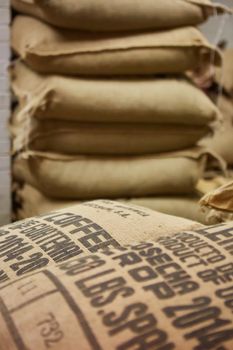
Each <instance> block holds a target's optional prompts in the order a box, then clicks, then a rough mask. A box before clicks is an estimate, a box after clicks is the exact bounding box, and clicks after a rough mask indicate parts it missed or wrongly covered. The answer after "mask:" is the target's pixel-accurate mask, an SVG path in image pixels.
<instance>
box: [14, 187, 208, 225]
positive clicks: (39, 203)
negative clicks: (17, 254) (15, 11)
mask: <svg viewBox="0 0 233 350" xmlns="http://www.w3.org/2000/svg"><path fill="white" fill-rule="evenodd" d="M199 199H200V197H198V196H193V197H185V196H183V197H177V196H166V197H147V198H131V199H119V202H121V203H126V204H128V205H131V204H135V205H139V206H141V207H145V208H150V209H152V210H155V211H158V212H161V213H164V214H168V215H174V216H179V217H183V218H186V219H189V220H194V221H197V222H201V223H203V224H205V218H204V215H203V213H202V211H201V209H200V206H199V204H198V202H199ZM15 202H16V203H17V208H16V213H15V214H16V218H17V219H18V220H22V219H26V218H29V217H32V216H37V215H41V214H45V213H48V212H50V211H53V210H58V209H63V208H66V207H69V206H72V205H77V204H79V203H80V202H79V201H77V200H72V201H71V200H70V201H68V200H58V199H53V198H49V197H46V196H44V195H43V194H42V193H41V192H39V191H38V190H37V189H35V188H34V187H32V186H30V185H26V184H25V185H24V186H21V187H20V188H17V190H16V193H15Z"/></svg>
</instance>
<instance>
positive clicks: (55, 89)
mask: <svg viewBox="0 0 233 350" xmlns="http://www.w3.org/2000/svg"><path fill="white" fill-rule="evenodd" d="M12 88H13V91H14V93H15V94H16V96H17V97H18V98H19V100H20V101H21V103H22V104H25V108H24V113H25V114H27V115H29V116H36V117H37V118H41V119H42V118H48V119H63V120H64V118H65V119H66V120H76V121H85V122H96V121H98V122H141V123H142V122H143V123H147V122H150V123H151V122H152V123H160V124H161V123H172V124H176V123H178V124H189V125H204V124H205V125H206V124H208V123H210V122H211V121H214V120H216V118H217V117H218V115H219V111H218V109H217V108H216V107H215V105H214V104H213V103H212V102H211V101H210V99H209V98H208V97H207V96H206V95H205V94H204V93H203V92H202V91H200V90H199V89H198V88H196V87H194V86H193V85H191V83H188V82H187V81H186V80H184V79H182V78H180V79H175V78H174V79H172V78H167V79H165V78H164V79H162V78H161V79H158V78H157V79H156V78H154V77H148V78H131V79H130V78H127V79H126V78H121V79H104V78H101V79H81V78H71V77H70V78H69V77H62V76H57V75H47V76H43V75H40V74H36V73H35V72H33V71H32V70H30V69H28V68H27V67H26V66H25V65H23V64H22V63H20V62H17V63H16V64H15V65H14V66H13V67H12Z"/></svg>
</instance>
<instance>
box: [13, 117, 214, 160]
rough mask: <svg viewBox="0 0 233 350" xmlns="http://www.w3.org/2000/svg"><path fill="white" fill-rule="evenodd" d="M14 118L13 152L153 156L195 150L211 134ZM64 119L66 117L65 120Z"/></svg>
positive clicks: (198, 130) (152, 126) (161, 127)
mask: <svg viewBox="0 0 233 350" xmlns="http://www.w3.org/2000/svg"><path fill="white" fill-rule="evenodd" d="M20 117H21V115H20V111H19V112H16V114H15V115H14V116H13V118H12V122H11V131H12V135H13V152H16V153H17V152H19V151H22V150H26V151H27V150H35V151H46V152H55V153H65V154H73V155H75V154H76V155H77V154H86V155H88V154H103V155H107V154H116V155H127V154H128V155H130V154H151V153H161V152H169V151H177V150H181V149H186V148H190V147H193V146H195V145H196V144H197V142H198V141H199V140H200V139H201V138H203V137H204V136H206V135H207V134H209V133H211V129H210V128H208V127H207V126H204V125H203V126H189V125H169V124H168V125H161V124H140V123H137V124H127V123H124V124H123V123H121V124H120V123H115V124H114V123H77V122H70V121H65V120H64V121H60V120H47V119H46V120H38V119H36V118H30V117H26V118H21V119H20ZM64 119H65V118H64Z"/></svg>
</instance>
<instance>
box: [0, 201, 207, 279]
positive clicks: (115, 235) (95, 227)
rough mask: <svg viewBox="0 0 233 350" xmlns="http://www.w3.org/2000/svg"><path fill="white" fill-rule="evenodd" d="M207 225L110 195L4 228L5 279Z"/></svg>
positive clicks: (0, 242)
mask: <svg viewBox="0 0 233 350" xmlns="http://www.w3.org/2000/svg"><path fill="white" fill-rule="evenodd" d="M201 227H203V225H201V224H199V223H197V222H194V221H191V220H186V219H181V218H177V217H174V216H169V215H165V214H161V213H157V212H155V211H152V210H149V209H146V208H142V207H139V206H133V205H132V206H131V205H126V204H122V203H118V202H112V201H109V200H99V201H93V202H87V203H82V204H80V205H77V206H74V207H71V208H66V209H63V210H61V211H55V212H53V213H47V214H44V215H41V216H39V217H35V218H31V219H27V220H25V221H18V222H15V223H14V224H11V225H8V226H4V227H2V228H1V231H0V252H1V256H0V259H1V267H0V269H1V272H0V281H1V282H2V283H4V282H7V281H9V280H11V279H14V278H15V277H17V276H18V277H20V276H23V275H24V274H25V273H29V272H33V271H36V270H37V269H38V268H42V267H45V266H47V265H48V264H51V263H59V262H63V261H66V260H68V259H71V258H72V257H77V256H80V255H81V256H83V255H85V254H87V253H95V252H97V251H99V250H102V249H104V248H116V247H119V246H122V245H126V244H129V243H132V242H138V241H141V240H142V241H145V240H148V239H155V238H156V237H157V236H159V235H163V234H164V235H166V234H169V233H171V232H174V233H175V232H180V231H182V230H191V229H195V228H201Z"/></svg>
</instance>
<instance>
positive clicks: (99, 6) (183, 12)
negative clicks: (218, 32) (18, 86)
mask: <svg viewBox="0 0 233 350" xmlns="http://www.w3.org/2000/svg"><path fill="white" fill-rule="evenodd" d="M11 3H12V5H13V7H14V8H15V9H16V10H17V11H19V12H22V13H26V14H29V15H32V16H35V17H38V18H41V19H43V20H44V21H46V22H49V23H51V24H54V25H56V26H60V27H65V28H76V29H84V30H90V31H96V30H97V31H98V30H99V31H114V30H119V31H123V30H134V29H146V28H156V29H160V28H173V27H178V26H184V25H196V24H199V23H202V22H204V21H205V20H206V19H207V18H208V17H209V16H210V15H212V14H216V13H222V12H225V11H226V8H225V7H223V6H221V5H215V4H213V3H212V2H211V1H210V0H156V1H154V0H144V1H143V2H142V1H140V0H136V1H135V0H127V1H126V0H111V2H110V1H108V0H79V1H77V0H65V1H61V0H11Z"/></svg>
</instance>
